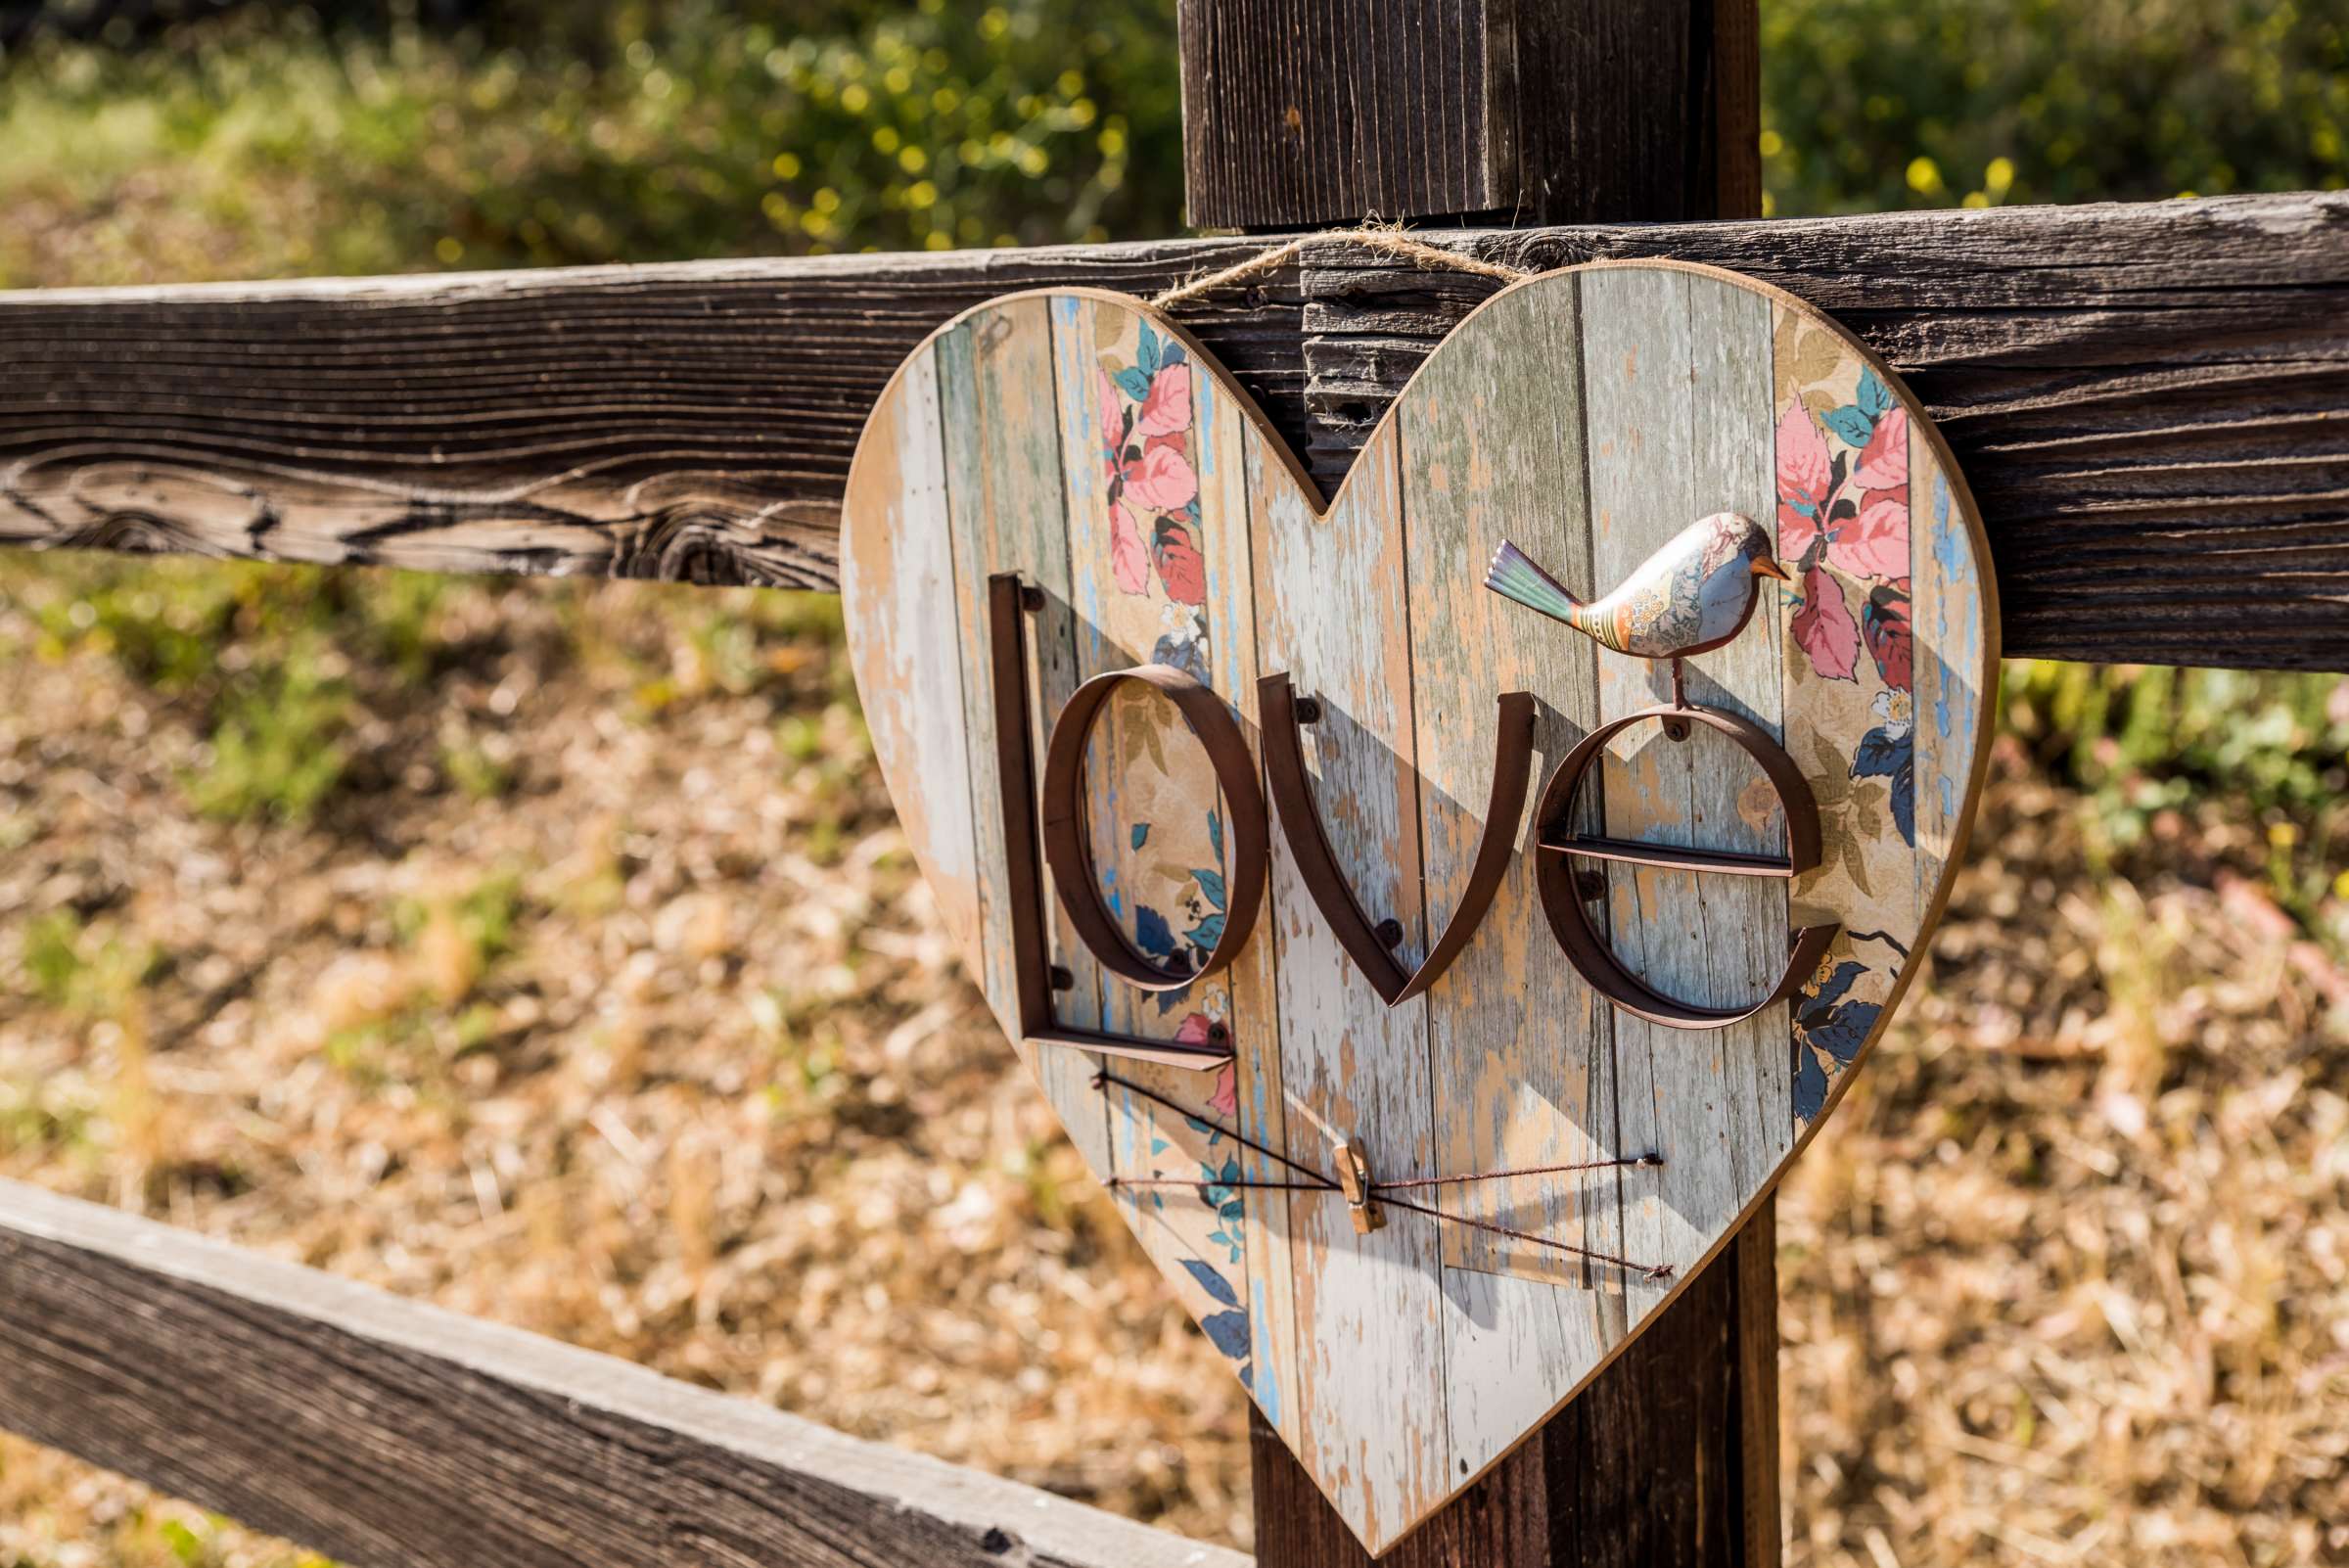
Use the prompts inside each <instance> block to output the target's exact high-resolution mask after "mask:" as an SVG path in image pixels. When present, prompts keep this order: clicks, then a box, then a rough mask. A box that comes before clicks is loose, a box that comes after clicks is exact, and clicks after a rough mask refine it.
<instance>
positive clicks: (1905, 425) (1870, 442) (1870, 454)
mask: <svg viewBox="0 0 2349 1568" xmlns="http://www.w3.org/2000/svg"><path fill="white" fill-rule="evenodd" d="M1852 483H1853V484H1856V485H1858V486H1859V487H1860V488H1861V489H1864V490H1895V489H1905V488H1907V487H1908V484H1909V410H1908V409H1906V408H1892V409H1887V410H1886V411H1885V413H1884V415H1883V417H1882V418H1880V419H1878V420H1877V421H1876V429H1875V433H1874V434H1873V435H1871V436H1869V437H1868V438H1867V446H1866V448H1865V450H1863V451H1862V452H1861V454H1860V466H1859V467H1858V468H1855V469H1853V470H1852Z"/></svg>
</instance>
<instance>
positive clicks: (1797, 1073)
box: [1794, 1047, 1827, 1122]
mask: <svg viewBox="0 0 2349 1568" xmlns="http://www.w3.org/2000/svg"><path fill="white" fill-rule="evenodd" d="M1794 1056H1795V1063H1794V1114H1795V1117H1796V1119H1797V1120H1798V1121H1804V1122H1808V1121H1810V1120H1812V1119H1813V1118H1814V1117H1816V1116H1818V1115H1819V1112H1820V1111H1822V1110H1824V1109H1825V1108H1826V1104H1827V1075H1826V1070H1825V1069H1824V1068H1822V1067H1820V1066H1819V1058H1818V1057H1817V1056H1814V1055H1813V1054H1812V1053H1811V1052H1809V1051H1807V1050H1803V1049H1800V1048H1799V1047H1798V1048H1797V1049H1796V1051H1795V1053H1794Z"/></svg>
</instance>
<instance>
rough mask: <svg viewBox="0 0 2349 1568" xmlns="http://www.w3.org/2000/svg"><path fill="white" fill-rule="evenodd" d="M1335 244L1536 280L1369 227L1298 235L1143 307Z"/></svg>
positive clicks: (1435, 267) (1183, 299) (1207, 290)
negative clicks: (1318, 246) (1313, 246)
mask: <svg viewBox="0 0 2349 1568" xmlns="http://www.w3.org/2000/svg"><path fill="white" fill-rule="evenodd" d="M1333 242H1336V243H1342V244H1348V245H1359V246H1360V247H1361V248H1362V249H1364V250H1366V251H1376V252H1379V253H1381V254H1386V255H1391V256H1396V257H1399V258H1401V259H1404V260H1407V261H1412V262H1415V263H1417V264H1418V265H1419V266H1420V267H1422V268H1423V269H1425V270H1427V271H1430V272H1472V273H1474V274H1476V275H1477V276H1478V277H1480V278H1496V279H1498V280H1499V281H1500V282H1502V283H1517V282H1520V281H1522V280H1523V279H1526V278H1530V277H1533V276H1534V275H1535V274H1533V273H1531V272H1528V271H1526V270H1525V269H1524V268H1522V267H1512V266H1503V265H1502V264H1501V263H1500V262H1497V261H1487V260H1484V259H1482V258H1481V257H1478V256H1473V255H1462V254H1460V253H1459V252H1457V251H1447V250H1446V249H1444V248H1443V247H1442V246H1440V245H1429V244H1428V243H1427V242H1426V241H1424V240H1414V239H1412V238H1411V237H1410V236H1409V235H1408V234H1405V232H1404V231H1403V230H1402V229H1400V228H1381V227H1379V226H1377V225H1374V224H1367V223H1365V224H1363V225H1362V226H1361V227H1360V228H1355V229H1331V230H1328V231H1326V232H1324V233H1320V234H1302V235H1299V236H1298V237H1297V238H1296V239H1294V240H1290V241H1287V242H1285V243H1283V244H1280V245H1276V246H1273V247H1272V248H1271V249H1269V250H1266V251H1259V252H1258V253H1257V254H1254V255H1252V256H1250V257H1248V258H1247V259H1246V260H1244V261H1235V262H1233V263H1232V264H1231V265H1230V266H1227V267H1224V268H1222V269H1221V270H1220V271H1216V272H1209V273H1205V274H1203V275H1201V276H1198V277H1193V278H1186V279H1184V280H1183V281H1182V282H1180V283H1178V284H1176V285H1175V286H1174V288H1172V289H1169V290H1167V291H1166V292H1165V293H1163V294H1156V295H1153V296H1151V297H1150V298H1149V299H1148V300H1144V301H1143V302H1144V303H1145V304H1148V305H1149V306H1150V307H1151V308H1152V309H1154V310H1164V309H1167V308H1168V307H1169V306H1171V305H1178V304H1188V303H1189V302H1190V301H1191V300H1197V299H1201V298H1203V297H1205V296H1207V295H1211V294H1213V293H1215V292H1216V291H1217V290H1218V289H1228V288H1230V287H1231V286H1232V285H1233V284H1235V283H1246V282H1248V281H1249V280H1250V279H1253V278H1261V277H1264V276H1266V275H1267V274H1268V273H1272V272H1277V271H1279V270H1280V269H1281V268H1282V267H1284V266H1286V265H1288V264H1289V263H1290V262H1291V261H1294V260H1296V259H1297V258H1298V257H1299V256H1301V255H1303V254H1305V248H1306V247H1307V246H1309V245H1327V244H1330V243H1333Z"/></svg>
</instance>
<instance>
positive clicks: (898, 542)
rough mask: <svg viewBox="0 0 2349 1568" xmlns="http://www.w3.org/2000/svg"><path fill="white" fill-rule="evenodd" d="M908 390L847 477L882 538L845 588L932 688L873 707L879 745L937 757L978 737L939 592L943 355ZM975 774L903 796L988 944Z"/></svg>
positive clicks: (881, 665) (884, 660) (968, 948)
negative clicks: (920, 696) (893, 731)
mask: <svg viewBox="0 0 2349 1568" xmlns="http://www.w3.org/2000/svg"><path fill="white" fill-rule="evenodd" d="M902 382H903V390H902V392H901V393H900V394H899V395H898V396H896V397H893V398H891V399H889V400H888V401H887V402H886V403H885V404H884V405H883V406H882V408H881V410H880V412H879V415H878V417H877V418H876V420H875V422H874V430H873V438H872V439H871V440H869V441H867V442H866V443H865V445H864V447H863V449H862V452H861V455H860V457H859V459H858V462H857V464H856V468H855V471H854V472H853V473H852V475H851V476H850V479H849V500H850V506H851V508H852V510H853V511H854V512H855V513H856V514H857V515H858V516H861V517H864V518H867V519H870V520H871V523H870V525H869V526H870V531H871V538H872V543H873V547H872V548H870V549H868V550H865V551H862V552H860V553H859V554H858V555H857V556H856V557H855V558H854V564H853V566H852V569H851V571H850V572H849V574H848V575H847V576H845V578H844V580H843V582H842V585H841V591H842V595H843V598H844V600H845V601H846V602H845V603H844V605H843V610H844V612H845V615H846V619H847V621H848V623H849V626H850V628H851V634H852V636H854V637H855V638H856V639H857V640H858V642H859V643H860V644H861V645H862V646H863V647H865V648H868V649H871V650H872V651H873V657H874V659H875V660H876V661H877V665H876V668H877V669H881V670H883V671H885V673H884V674H883V676H882V677H881V678H882V679H884V680H885V681H886V682H887V683H888V685H889V686H890V687H892V688H893V689H896V690H898V691H907V692H924V693H928V694H931V695H930V697H929V699H928V700H927V701H924V702H919V703H901V704H891V705H889V706H887V707H886V708H884V709H879V710H872V709H868V710H867V713H866V722H867V723H868V724H870V725H872V726H873V727H874V728H875V729H877V730H878V729H887V728H889V727H891V726H901V730H902V732H901V734H898V735H896V736H892V735H885V734H883V735H876V736H875V737H874V741H875V744H876V745H879V746H882V747H888V748H894V749H897V750H901V751H911V752H919V753H921V754H923V755H925V756H930V757H962V756H964V755H965V754H966V752H967V750H968V748H969V744H970V742H969V731H968V726H967V723H966V717H965V713H964V708H963V690H962V683H963V669H962V665H961V661H960V654H961V648H960V646H959V645H958V644H957V642H956V641H955V640H954V639H952V638H948V637H942V636H940V635H939V634H938V630H939V627H938V623H937V614H938V606H939V605H940V604H941V603H951V602H952V601H953V597H954V540H953V535H952V532H951V530H950V528H949V527H948V516H947V507H946V449H945V438H944V431H943V429H942V427H941V424H940V409H939V388H938V356H937V354H936V353H935V352H933V351H931V350H929V349H925V350H923V351H922V352H921V353H920V354H918V355H916V356H915V357H914V358H913V359H912V360H910V361H909V362H908V363H907V364H906V366H905V372H904V376H903V378H902ZM972 814H973V803H972V795H971V789H970V786H969V784H968V783H967V782H966V781H965V780H956V781H955V787H953V788H951V789H939V790H931V791H928V792H925V793H924V794H923V795H921V796H919V797H914V798H909V799H906V800H903V801H899V802H898V821H899V822H900V823H901V824H902V825H903V826H904V829H905V836H906V838H907V839H909V840H910V841H911V842H912V843H913V845H914V849H915V853H918V854H919V855H920V856H921V857H922V863H923V864H924V865H925V866H928V867H930V868H931V883H930V887H931V892H932V896H933V897H935V898H936V899H938V912H939V917H940V919H941V920H942V921H943V923H944V925H945V928H946V934H947V935H948V936H950V937H952V938H953V939H954V941H955V942H956V943H957V944H958V945H960V946H961V947H962V949H963V950H964V951H965V952H976V951H978V950H980V948H979V944H980V937H981V926H980V898H981V895H980V881H979V870H978V851H977V836H976V832H975V829H974V827H973V824H972Z"/></svg>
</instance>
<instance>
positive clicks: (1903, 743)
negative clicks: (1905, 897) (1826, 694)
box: [1852, 724, 1916, 849]
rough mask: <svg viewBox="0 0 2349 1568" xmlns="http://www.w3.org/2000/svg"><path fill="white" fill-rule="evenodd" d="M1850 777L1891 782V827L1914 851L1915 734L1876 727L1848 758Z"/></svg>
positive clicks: (1913, 732)
mask: <svg viewBox="0 0 2349 1568" xmlns="http://www.w3.org/2000/svg"><path fill="white" fill-rule="evenodd" d="M1852 777H1854V778H1883V779H1890V780H1891V781H1892V786H1891V792H1892V825H1893V826H1894V827H1896V828H1898V829H1900V832H1901V838H1902V839H1903V840H1904V841H1905V842H1906V843H1907V844H1908V845H1909V847H1910V848H1911V849H1914V848H1916V733H1915V731H1913V730H1910V729H1904V730H1901V731H1900V732H1899V733H1898V734H1895V733H1894V732H1893V730H1892V727H1891V726H1890V725H1886V724H1879V725H1878V726H1876V727H1875V728H1874V729H1871V730H1869V731H1868V732H1867V733H1866V734H1865V735H1863V736H1862V737H1860V746H1859V749H1858V750H1857V751H1855V752H1853V754H1852Z"/></svg>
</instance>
